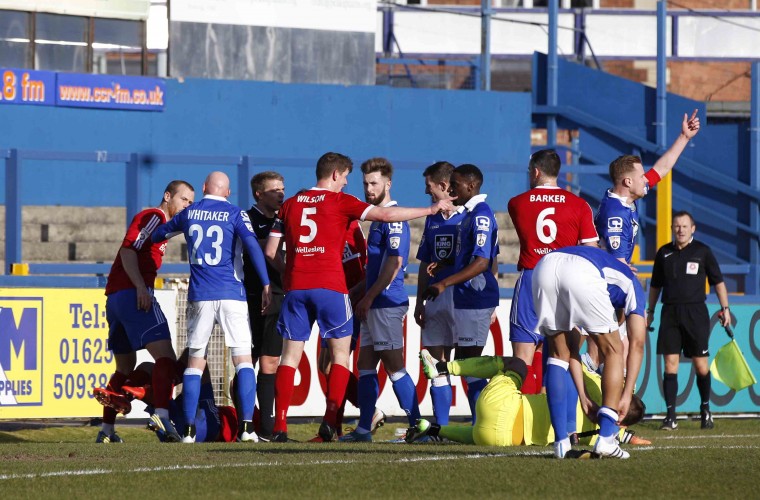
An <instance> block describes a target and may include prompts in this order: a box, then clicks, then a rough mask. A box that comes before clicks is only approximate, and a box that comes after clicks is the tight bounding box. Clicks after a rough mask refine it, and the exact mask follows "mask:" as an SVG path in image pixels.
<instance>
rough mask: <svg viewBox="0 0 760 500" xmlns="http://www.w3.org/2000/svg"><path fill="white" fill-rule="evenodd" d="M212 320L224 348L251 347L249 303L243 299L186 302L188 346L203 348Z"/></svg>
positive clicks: (205, 344) (211, 329) (207, 339)
mask: <svg viewBox="0 0 760 500" xmlns="http://www.w3.org/2000/svg"><path fill="white" fill-rule="evenodd" d="M214 323H218V324H219V326H220V327H221V329H222V332H224V342H225V344H227V347H251V327H250V324H249V323H248V303H247V302H246V301H244V300H202V301H197V302H188V303H187V347H191V348H193V349H205V348H206V346H207V345H208V341H209V339H211V332H212V331H213V330H214Z"/></svg>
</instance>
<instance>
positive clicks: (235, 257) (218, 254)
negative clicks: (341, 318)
mask: <svg viewBox="0 0 760 500" xmlns="http://www.w3.org/2000/svg"><path fill="white" fill-rule="evenodd" d="M203 193H204V197H203V199H202V200H201V201H199V202H196V203H193V204H192V205H190V206H189V207H188V208H187V209H186V210H184V211H182V212H180V214H179V215H178V216H176V217H174V218H173V219H172V220H170V221H169V222H167V223H166V224H164V225H162V226H159V227H158V228H157V229H156V230H155V232H154V233H153V236H152V238H153V241H163V240H164V239H166V238H167V237H169V238H171V237H172V236H175V235H177V234H180V233H182V234H184V235H185V240H186V241H187V246H188V253H189V254H190V255H189V260H190V287H189V290H188V298H187V300H188V304H187V323H188V327H187V347H188V348H189V355H190V356H189V360H188V363H187V369H186V370H185V372H184V375H183V378H182V382H183V393H184V400H183V410H184V414H185V420H186V421H187V422H188V425H187V426H186V428H185V429H184V435H183V438H182V442H185V443H193V442H195V432H196V431H195V426H194V424H193V423H192V422H194V419H195V415H196V411H197V407H198V397H199V394H200V389H201V375H202V374H203V369H204V368H205V366H206V360H205V356H206V352H207V348H208V342H209V339H210V338H211V332H212V330H213V327H214V323H218V324H219V326H220V327H221V329H222V332H224V337H225V342H226V344H227V346H228V347H229V348H230V350H231V354H232V363H233V364H234V365H235V372H236V374H237V390H238V396H239V398H240V403H241V420H242V425H241V430H240V433H239V435H238V440H239V441H244V442H256V441H258V437H257V435H256V432H255V431H254V429H253V409H254V406H255V403H256V375H255V373H254V371H253V362H252V358H251V330H250V327H249V322H248V306H247V303H246V292H245V287H244V286H243V245H245V248H246V251H247V252H248V256H249V257H250V258H251V261H252V262H253V266H254V269H255V270H256V274H258V276H259V279H260V280H261V284H262V286H263V291H262V309H266V308H267V306H268V305H269V302H270V300H271V293H270V287H269V276H268V275H267V269H266V263H265V260H264V254H263V252H262V250H261V247H260V246H259V243H258V241H257V240H256V234H255V233H254V231H253V228H252V227H251V222H250V219H249V218H248V214H246V213H245V211H243V210H241V209H240V208H238V207H236V206H235V205H233V204H231V203H230V202H229V201H227V197H228V196H229V195H230V179H229V178H228V177H227V175H226V174H224V173H223V172H212V173H210V174H209V175H208V177H206V180H205V182H204V183H203Z"/></svg>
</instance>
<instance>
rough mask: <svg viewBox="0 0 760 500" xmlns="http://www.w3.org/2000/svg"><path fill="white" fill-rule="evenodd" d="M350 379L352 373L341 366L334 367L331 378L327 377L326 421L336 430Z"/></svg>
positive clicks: (331, 370) (331, 369)
mask: <svg viewBox="0 0 760 500" xmlns="http://www.w3.org/2000/svg"><path fill="white" fill-rule="evenodd" d="M350 377H351V372H350V371H348V368H346V367H345V366H341V365H333V366H332V367H331V368H330V376H329V377H327V409H326V410H325V418H324V420H325V422H327V423H328V424H329V425H331V426H332V427H333V428H334V429H335V428H337V425H338V424H337V422H338V411H339V410H340V407H341V405H342V404H343V402H344V401H345V398H346V386H347V385H348V380H349V378H350Z"/></svg>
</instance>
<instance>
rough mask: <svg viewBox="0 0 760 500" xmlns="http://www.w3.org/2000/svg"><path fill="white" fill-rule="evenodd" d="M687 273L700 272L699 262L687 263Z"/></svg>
mask: <svg viewBox="0 0 760 500" xmlns="http://www.w3.org/2000/svg"><path fill="white" fill-rule="evenodd" d="M686 274H699V262H688V263H687V264H686Z"/></svg>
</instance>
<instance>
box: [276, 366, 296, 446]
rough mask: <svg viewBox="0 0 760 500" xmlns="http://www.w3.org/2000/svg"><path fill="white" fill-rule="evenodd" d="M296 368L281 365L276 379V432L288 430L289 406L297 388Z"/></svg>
mask: <svg viewBox="0 0 760 500" xmlns="http://www.w3.org/2000/svg"><path fill="white" fill-rule="evenodd" d="M295 380H296V369H295V368H293V367H292V366H286V365H280V366H278V367H277V375H276V377H275V379H274V410H275V411H274V432H275V433H277V432H287V431H288V408H289V407H290V399H291V398H292V397H293V391H294V390H295Z"/></svg>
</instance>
